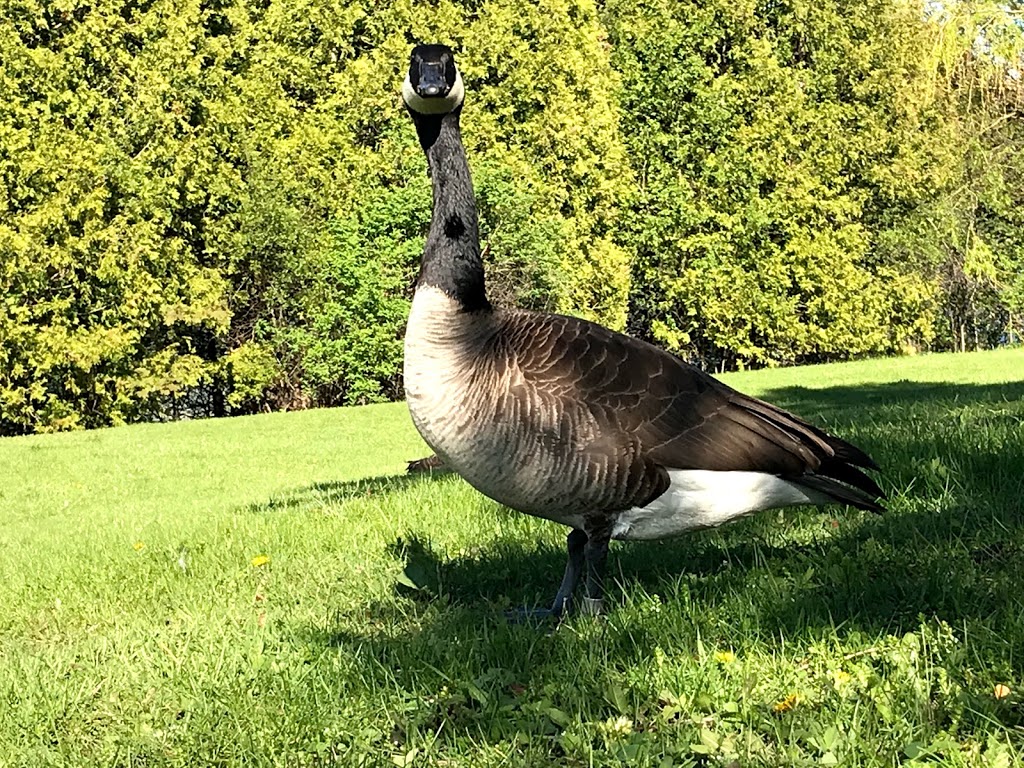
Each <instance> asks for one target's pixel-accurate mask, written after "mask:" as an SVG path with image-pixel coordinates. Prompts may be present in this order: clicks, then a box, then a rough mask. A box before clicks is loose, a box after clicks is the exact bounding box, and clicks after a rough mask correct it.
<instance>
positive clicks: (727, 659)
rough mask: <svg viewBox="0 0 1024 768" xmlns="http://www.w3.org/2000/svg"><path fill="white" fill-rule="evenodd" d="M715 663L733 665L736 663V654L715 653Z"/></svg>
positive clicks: (728, 652)
mask: <svg viewBox="0 0 1024 768" xmlns="http://www.w3.org/2000/svg"><path fill="white" fill-rule="evenodd" d="M715 661H717V662H718V663H719V664H732V663H733V662H734V661H736V654H735V653H733V652H732V651H715Z"/></svg>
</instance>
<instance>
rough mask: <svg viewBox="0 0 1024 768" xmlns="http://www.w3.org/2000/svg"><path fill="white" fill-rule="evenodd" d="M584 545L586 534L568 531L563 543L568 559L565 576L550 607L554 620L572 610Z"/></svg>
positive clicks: (582, 560)
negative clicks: (567, 552)
mask: <svg viewBox="0 0 1024 768" xmlns="http://www.w3.org/2000/svg"><path fill="white" fill-rule="evenodd" d="M586 544H587V534H585V533H584V532H583V531H578V530H576V529H575V528H574V529H573V530H571V531H569V536H568V538H567V539H566V541H565V546H566V549H567V550H568V551H569V559H568V560H566V562H565V575H563V576H562V584H561V585H560V586H559V587H558V594H556V595H555V602H554V603H553V604H552V605H551V615H553V616H555V617H556V618H557V617H561V616H562V615H563V614H565V613H568V612H569V611H570V610H571V609H572V593H573V591H574V590H575V589H576V585H577V584H579V583H580V576H581V575H583V562H584V552H585V551H586Z"/></svg>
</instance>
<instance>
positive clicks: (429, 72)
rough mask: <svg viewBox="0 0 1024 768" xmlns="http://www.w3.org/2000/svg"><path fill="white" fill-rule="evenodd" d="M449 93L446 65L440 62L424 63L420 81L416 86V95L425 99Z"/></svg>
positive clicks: (421, 68)
mask: <svg viewBox="0 0 1024 768" xmlns="http://www.w3.org/2000/svg"><path fill="white" fill-rule="evenodd" d="M447 92H448V83H447V82H445V79H444V65H443V64H441V63H440V62H434V61H430V62H426V61H425V62H422V63H421V64H420V79H419V82H418V83H417V84H416V94H417V95H419V96H422V97H423V98H425V99H426V98H431V97H437V96H444V95H445V94H446V93H447Z"/></svg>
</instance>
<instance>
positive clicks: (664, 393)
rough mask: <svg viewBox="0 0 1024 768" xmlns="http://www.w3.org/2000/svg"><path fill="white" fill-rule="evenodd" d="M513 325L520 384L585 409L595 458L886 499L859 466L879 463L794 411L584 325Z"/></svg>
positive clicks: (529, 317) (526, 320) (545, 318)
mask: <svg viewBox="0 0 1024 768" xmlns="http://www.w3.org/2000/svg"><path fill="white" fill-rule="evenodd" d="M509 322H510V326H511V327H509V329H508V331H509V333H508V334H507V336H505V338H506V339H508V340H509V343H510V344H512V345H513V347H514V349H510V350H508V351H509V352H511V353H512V354H511V355H510V357H511V358H512V359H514V360H516V361H517V363H518V365H519V372H520V374H521V376H522V379H523V381H522V384H521V386H522V387H524V388H526V389H528V390H532V391H533V393H538V392H542V393H544V394H545V396H549V397H555V398H557V399H558V400H559V401H560V403H561V408H562V410H563V412H570V413H571V412H574V411H578V410H579V409H582V410H583V411H584V412H585V413H586V414H587V416H588V417H589V418H591V419H593V421H594V423H595V424H596V425H597V427H598V429H597V430H596V435H595V440H594V442H593V443H591V444H589V445H588V446H587V450H588V452H591V451H593V452H595V453H598V454H600V453H601V452H607V453H609V457H608V460H610V461H616V460H619V461H621V460H624V458H625V457H626V456H627V455H633V456H632V458H635V459H641V460H642V461H643V463H644V464H645V465H647V472H648V473H650V470H651V465H655V466H657V467H660V468H667V469H708V470H719V471H753V472H767V473H771V474H775V475H780V476H783V477H787V478H792V479H801V478H804V477H807V476H810V475H819V476H821V479H822V480H823V479H824V478H833V479H835V480H839V481H842V482H843V483H847V484H849V485H852V486H854V488H855V489H858V491H859V492H858V493H854V492H853V491H851V490H850V489H846V490H847V491H850V493H848V494H846V495H844V494H843V493H842V492H841V491H842V490H843V489H844V487H843V486H840V492H838V493H837V492H834V490H833V489H832V488H831V487H828V488H821V487H820V486H821V485H822V483H821V482H818V481H814V482H813V483H812V484H814V483H816V485H815V487H816V488H817V489H818V490H825V491H826V492H828V493H831V494H832V495H833V496H836V498H837V499H839V500H841V501H843V502H845V503H851V504H854V505H856V506H862V507H864V508H869V509H876V508H878V505H877V504H876V503H875V502H874V501H873V500H874V499H875V498H878V497H880V496H882V495H883V494H882V492H881V489H880V488H879V487H878V485H877V484H876V483H875V482H874V481H873V480H872V479H871V478H869V477H868V476H867V475H865V474H864V473H863V472H861V471H860V470H859V469H857V467H865V468H870V469H876V468H877V466H876V465H875V463H874V462H873V461H872V460H871V459H870V458H869V457H868V456H867V455H866V454H864V453H863V452H862V451H861V450H859V449H858V448H856V447H854V446H853V445H851V444H849V443H846V442H845V441H843V440H840V439H839V438H836V437H833V436H831V435H828V434H826V433H825V432H823V431H822V430H820V429H818V428H816V427H814V426H812V425H810V424H808V423H807V422H805V421H803V420H802V419H800V418H798V417H796V416H794V415H793V414H790V413H788V412H786V411H784V410H782V409H781V408H777V407H775V406H773V405H771V404H769V403H766V402H764V401H761V400H758V399H756V398H753V397H748V396H746V395H743V394H741V393H739V392H737V391H736V390H733V389H731V388H730V387H728V386H726V385H724V384H722V383H721V382H719V381H717V380H715V379H713V378H711V377H710V376H708V375H707V374H705V373H704V372H702V371H700V370H699V369H697V368H695V367H693V366H691V365H689V364H688V363H686V362H684V361H683V360H681V359H679V358H678V357H675V356H674V355H671V354H669V353H668V352H665V351H664V350H661V349H659V348H657V347H655V346H653V345H651V344H647V343H646V342H643V341H639V340H637V339H633V338H630V337H628V336H624V335H622V334H618V333H615V332H613V331H609V330H608V329H606V328H603V327H601V326H599V325H596V324H593V323H589V322H587V321H585V320H580V319H578V318H571V317H564V316H560V315H541V314H532V313H513V314H512V315H510V317H509ZM519 339H522V340H523V342H522V343H521V344H519V343H516V340H519ZM527 340H528V341H527ZM661 484H662V485H663V481H662V483H661ZM828 484H831V481H828ZM649 490H650V491H654V490H656V489H654V488H651V489H649ZM663 490H664V487H662V488H661V489H660V490H659V491H657V492H658V493H660V492H661V491H663ZM654 495H656V493H655V494H654ZM867 497H870V498H867Z"/></svg>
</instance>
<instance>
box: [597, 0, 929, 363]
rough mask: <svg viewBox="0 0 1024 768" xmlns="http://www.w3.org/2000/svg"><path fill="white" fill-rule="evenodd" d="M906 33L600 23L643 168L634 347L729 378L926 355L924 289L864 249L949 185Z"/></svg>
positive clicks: (921, 40)
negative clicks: (882, 356) (907, 352)
mask: <svg viewBox="0 0 1024 768" xmlns="http://www.w3.org/2000/svg"><path fill="white" fill-rule="evenodd" d="M917 14H919V11H918V10H916V9H915V8H913V7H912V6H904V5H901V4H892V3H880V2H863V3H857V4H854V5H852V6H851V5H850V4H849V3H847V4H843V5H842V6H841V7H840V6H837V5H833V4H825V5H822V4H820V3H810V2H796V3H790V4H785V5H777V4H771V5H770V6H769V5H764V4H761V3H757V2H753V0H751V1H750V2H739V3H736V2H728V3H726V2H714V3H711V4H707V3H704V4H684V6H682V7H680V5H679V4H678V3H669V2H656V3H643V4H640V3H633V2H629V0H623V1H622V2H609V3H608V4H607V8H606V15H607V19H608V26H609V30H610V32H611V38H612V43H613V46H614V54H613V61H614V63H615V66H616V68H617V69H618V70H619V71H620V72H621V73H622V76H623V79H624V83H625V88H624V95H623V114H624V116H625V117H624V119H625V123H624V128H623V135H624V136H625V137H627V142H628V143H629V144H630V147H631V151H632V153H633V154H634V155H635V156H637V157H641V158H643V161H642V162H643V165H642V173H641V185H640V195H639V197H638V198H637V200H636V203H635V204H634V206H633V213H632V215H631V216H630V219H629V226H628V232H629V236H630V237H631V239H632V240H631V241H632V242H634V243H635V244H636V246H637V251H638V254H637V255H638V258H637V265H636V276H635V278H634V281H635V283H637V284H643V285H644V286H646V290H645V291H644V292H643V293H636V294H634V301H633V317H632V326H633V328H634V330H635V331H636V332H638V333H641V334H644V335H649V336H652V337H654V338H655V339H657V340H658V341H660V342H662V343H664V344H666V345H668V346H669V347H670V348H673V349H677V350H681V351H686V352H688V353H689V354H690V355H692V356H694V357H697V358H700V359H702V360H705V361H707V362H709V363H712V362H722V363H724V364H733V363H745V362H746V363H750V362H753V363H759V364H772V363H777V362H792V361H794V360H808V359H810V360H817V359H828V358H840V357H847V356H851V355H860V354H865V353H868V352H885V351H895V350H898V349H900V348H901V347H902V346H903V345H905V344H907V343H909V342H917V343H926V342H927V341H928V340H929V339H930V338H931V336H932V335H933V330H932V324H933V320H932V318H930V317H929V311H930V310H931V308H932V304H933V301H932V298H931V293H932V291H933V290H934V288H933V287H932V286H930V285H929V284H927V282H925V283H922V282H921V280H920V279H919V277H918V276H917V275H918V273H917V272H916V270H915V268H914V267H915V265H914V264H913V263H912V262H911V263H908V260H906V259H901V258H893V259H888V260H880V259H879V258H878V256H879V254H878V252H877V250H876V247H875V244H876V243H877V241H878V240H879V239H880V238H882V237H884V233H885V231H886V230H887V229H888V228H890V227H891V226H892V223H891V222H892V220H894V219H895V220H897V221H898V220H899V216H900V211H905V210H908V209H911V208H913V207H914V206H915V205H916V204H917V203H918V201H920V200H922V199H927V198H928V197H929V196H930V195H932V194H933V192H934V189H935V187H936V185H938V184H941V183H942V182H943V180H944V178H945V177H946V176H947V175H948V171H947V169H946V164H947V158H946V157H945V156H944V155H943V154H942V153H941V152H938V153H937V152H936V151H935V147H934V145H933V142H934V143H938V142H939V141H940V140H941V138H942V136H941V133H940V132H936V131H929V130H928V126H929V125H930V124H932V123H934V122H935V121H936V120H937V119H938V118H939V117H941V113H940V111H939V106H940V105H936V104H935V103H933V102H934V99H931V98H930V97H929V95H928V94H929V93H930V89H929V83H930V72H928V71H926V70H925V68H924V67H923V61H922V52H923V50H924V49H925V47H926V44H927V39H926V34H927V29H926V28H925V26H924V24H923V23H921V21H920V19H919V17H918V16H917ZM897 319H899V320H902V322H899V323H896V322H894V321H895V320H897Z"/></svg>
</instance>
